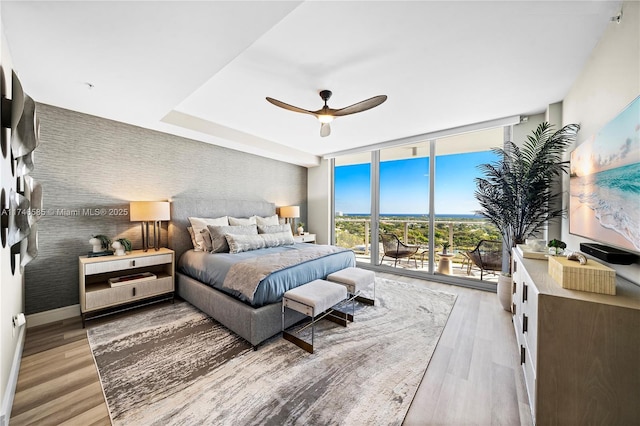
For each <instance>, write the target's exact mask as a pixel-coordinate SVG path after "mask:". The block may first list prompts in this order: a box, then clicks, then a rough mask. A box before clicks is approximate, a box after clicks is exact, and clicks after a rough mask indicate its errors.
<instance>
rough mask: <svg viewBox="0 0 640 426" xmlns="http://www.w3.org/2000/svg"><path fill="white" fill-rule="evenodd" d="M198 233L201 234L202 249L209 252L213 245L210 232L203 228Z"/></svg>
mask: <svg viewBox="0 0 640 426" xmlns="http://www.w3.org/2000/svg"><path fill="white" fill-rule="evenodd" d="M200 233H201V234H202V245H203V246H204V251H208V252H210V251H211V250H212V249H213V247H212V242H211V234H210V233H209V230H208V229H207V228H205V229H203V230H202V231H200Z"/></svg>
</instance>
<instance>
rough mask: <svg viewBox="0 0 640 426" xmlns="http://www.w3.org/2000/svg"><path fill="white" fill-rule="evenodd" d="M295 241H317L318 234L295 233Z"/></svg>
mask: <svg viewBox="0 0 640 426" xmlns="http://www.w3.org/2000/svg"><path fill="white" fill-rule="evenodd" d="M293 241H295V242H296V243H315V242H316V234H304V235H294V236H293Z"/></svg>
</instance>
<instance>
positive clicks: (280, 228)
mask: <svg viewBox="0 0 640 426" xmlns="http://www.w3.org/2000/svg"><path fill="white" fill-rule="evenodd" d="M287 231H289V233H291V226H290V225H258V234H273V233H274V232H287Z"/></svg>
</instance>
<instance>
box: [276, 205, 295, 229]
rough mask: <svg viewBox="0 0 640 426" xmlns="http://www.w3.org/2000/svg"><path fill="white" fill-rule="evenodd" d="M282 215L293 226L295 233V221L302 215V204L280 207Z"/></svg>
mask: <svg viewBox="0 0 640 426" xmlns="http://www.w3.org/2000/svg"><path fill="white" fill-rule="evenodd" d="M280 217H282V218H284V222H285V223H288V224H289V226H291V233H292V234H295V231H294V223H295V218H298V217H300V206H283V207H280Z"/></svg>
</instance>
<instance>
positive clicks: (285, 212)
mask: <svg viewBox="0 0 640 426" xmlns="http://www.w3.org/2000/svg"><path fill="white" fill-rule="evenodd" d="M280 217H289V218H292V217H300V206H284V207H280Z"/></svg>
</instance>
